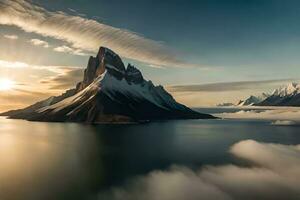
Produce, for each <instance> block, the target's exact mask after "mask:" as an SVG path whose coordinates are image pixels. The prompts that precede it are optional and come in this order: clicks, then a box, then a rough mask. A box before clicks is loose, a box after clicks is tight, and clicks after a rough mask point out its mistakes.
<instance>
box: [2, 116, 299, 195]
mask: <svg viewBox="0 0 300 200" xmlns="http://www.w3.org/2000/svg"><path fill="white" fill-rule="evenodd" d="M298 129H299V127H297V126H288V125H286V126H274V125H272V124H271V123H270V121H265V120H260V121H256V120H250V121H249V120H242V121H241V120H178V121H162V122H153V123H146V124H139V125H98V126H91V125H84V124H75V123H42V122H28V121H23V120H10V119H5V118H1V119H0V163H1V164H0V199H12V200H21V199H22V200H23V199H31V200H35V199H38V200H39V199H43V200H48V199H49V200H50V199H58V200H60V199H64V200H65V199H175V200H176V199H191V200H194V199H201V198H204V197H203V195H204V194H205V195H206V197H207V198H206V199H208V197H210V199H238V198H245V197H246V196H247V192H248V191H251V192H252V196H251V195H250V196H249V197H251V198H254V197H255V198H256V199H272V198H274V196H272V195H273V194H275V195H276V197H277V198H278V199H283V197H285V195H286V194H287V193H289V194H291V198H294V199H297V198H298V197H299V196H298V195H299V194H298V193H297V192H296V191H297V190H298V189H299V188H298V186H297V185H300V184H299V183H298V181H297V180H296V179H295V178H299V170H298V168H297V166H298V164H299V162H300V161H299V160H298V157H300V154H299V146H296V145H297V144H300V135H299V133H298V132H299V130H298ZM249 139H251V140H249ZM270 143H273V144H270ZM249 152H250V153H249ZM251 152H252V154H251ZM267 158H268V159H269V160H266V159H267ZM264 160H266V161H267V162H266V163H264V162H263V161H264ZM278 163H289V164H288V166H289V168H286V167H284V166H282V165H280V164H278ZM293 177H295V178H293ZM299 179H300V178H299ZM158 183H160V184H158ZM228 183H231V184H228ZM264 184H265V185H264ZM268 185H269V186H268ZM225 186H226V187H225ZM256 186H257V187H256ZM258 186H259V187H258ZM265 186H266V187H265ZM267 186H268V187H267ZM259 188H263V189H259ZM274 188H275V189H276V191H277V192H275V193H274V191H275V190H274ZM258 190H259V191H260V192H261V193H259V192H257V191H258ZM172 191H173V192H172ZM175 191H176V192H175ZM197 191H201V193H199V192H197ZM187 193H189V194H191V195H188V196H186V195H184V194H187ZM253 194H257V196H253ZM175 197H176V198H175ZM251 198H250V199H251ZM204 199H205V198H204Z"/></svg>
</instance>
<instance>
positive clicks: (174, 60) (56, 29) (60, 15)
mask: <svg viewBox="0 0 300 200" xmlns="http://www.w3.org/2000/svg"><path fill="white" fill-rule="evenodd" d="M0 24H3V25H14V26H17V27H19V28H21V29H23V30H24V31H27V32H34V33H37V34H41V35H43V36H49V37H53V38H56V39H59V40H63V41H65V42H68V43H70V44H71V45H72V48H75V49H83V50H85V51H92V52H97V51H98V48H99V46H100V45H101V46H106V47H108V48H111V49H113V50H114V51H116V52H117V53H118V54H120V55H121V56H123V57H126V58H130V59H134V60H138V61H141V62H144V63H148V64H153V65H158V66H170V67H191V66H195V65H193V64H190V63H187V62H185V61H183V60H181V59H179V58H178V57H179V56H178V55H177V53H175V52H174V51H173V50H172V49H170V48H168V47H166V46H165V45H164V44H163V43H162V42H158V41H154V40H151V39H148V38H146V37H143V36H141V35H138V34H137V33H134V32H131V31H129V30H126V29H120V28H115V27H112V26H109V25H106V24H103V23H100V22H97V21H95V20H92V19H87V18H84V17H80V16H72V15H69V14H67V13H64V12H61V11H60V12H52V11H48V10H46V9H44V8H42V7H40V6H37V5H34V4H31V3H30V2H28V1H25V0H15V1H10V0H0Z"/></svg>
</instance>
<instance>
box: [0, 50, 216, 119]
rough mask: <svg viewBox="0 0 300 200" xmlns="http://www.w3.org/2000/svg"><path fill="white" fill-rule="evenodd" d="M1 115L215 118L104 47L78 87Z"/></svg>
mask: <svg viewBox="0 0 300 200" xmlns="http://www.w3.org/2000/svg"><path fill="white" fill-rule="evenodd" d="M2 115H6V116H9V117H10V118H20V119H27V120H32V121H51V122H54V121H55V122H65V121H71V122H87V123H115V122H137V121H145V120H163V119H204V118H205V119H211V118H215V117H213V116H211V115H208V114H202V113H198V112H196V111H194V110H192V109H190V108H188V107H186V106H184V105H182V104H180V103H177V102H176V101H175V100H174V98H173V97H172V96H171V95H170V94H169V93H168V92H166V91H165V89H164V88H163V87H162V86H154V85H153V83H152V82H151V81H147V80H145V79H144V77H143V75H142V73H141V72H140V71H139V70H138V69H137V68H135V67H134V66H133V65H130V64H128V66H127V67H125V65H124V63H123V62H122V60H121V58H120V57H119V56H118V55H117V54H116V53H114V52H113V51H112V50H110V49H108V48H105V47H100V49H99V52H98V54H97V56H96V57H92V56H91V57H90V58H89V61H88V65H87V68H86V69H85V71H84V77H83V80H82V81H81V82H80V83H78V84H77V85H76V88H74V89H70V90H68V91H66V92H65V93H64V94H62V95H60V96H56V97H50V98H48V99H46V100H44V101H40V102H38V103H35V104H33V105H31V106H29V107H27V108H24V109H19V110H13V111H8V112H6V113H2Z"/></svg>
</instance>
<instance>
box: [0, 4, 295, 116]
mask: <svg viewBox="0 0 300 200" xmlns="http://www.w3.org/2000/svg"><path fill="white" fill-rule="evenodd" d="M299 17H300V2H299V1H293V0H287V1H281V0H252V1H246V0H189V1H188V0H185V1H183V0H172V1H171V0H165V1H158V0H152V1H151V0H148V1H146V0H139V1H138V0H131V1H124V0H123V1H116V0H110V1H104V0H53V1H47V0H31V1H30V0H0V111H4V110H8V109H16V108H21V107H24V106H26V105H29V104H31V103H34V102H35V101H38V100H42V99H45V98H47V97H48V96H51V95H58V94H60V93H62V92H63V91H64V90H66V89H68V88H71V87H74V86H75V84H76V83H77V82H78V81H80V80H81V79H82V71H83V69H84V68H85V67H86V65H87V61H88V58H89V56H94V55H95V54H96V52H97V50H98V48H99V47H100V46H106V47H109V48H111V49H112V50H114V51H115V52H116V53H118V54H119V55H120V56H121V57H122V59H123V60H124V62H125V63H126V64H127V63H132V64H134V65H135V66H136V67H137V68H139V69H140V70H141V71H142V73H143V75H144V76H145V78H146V79H150V80H152V81H153V82H154V83H155V84H161V85H163V86H164V87H165V88H166V89H167V90H168V91H170V92H171V94H172V95H173V96H174V97H175V98H176V99H177V100H178V101H179V102H181V103H184V104H187V105H188V106H192V107H196V106H212V105H216V104H219V103H224V102H237V101H238V100H239V99H243V98H246V97H247V96H249V95H252V94H254V95H259V94H260V93H262V92H271V91H272V90H273V89H275V88H277V87H279V86H280V85H283V84H286V83H288V82H298V80H299V79H300V77H299V74H300V68H299V64H300V56H299V52H300V45H299V43H300V22H299Z"/></svg>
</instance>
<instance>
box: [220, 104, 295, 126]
mask: <svg viewBox="0 0 300 200" xmlns="http://www.w3.org/2000/svg"><path fill="white" fill-rule="evenodd" d="M216 116H217V117H220V118H225V119H258V120H260V119H263V120H275V121H274V125H279V124H281V125H283V124H285V125H294V124H296V123H297V122H298V123H299V122H300V110H299V109H298V108H293V107H279V108H271V109H270V108H268V107H261V108H257V109H255V107H254V108H249V109H248V110H240V111H237V112H227V113H220V114H216Z"/></svg>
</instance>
